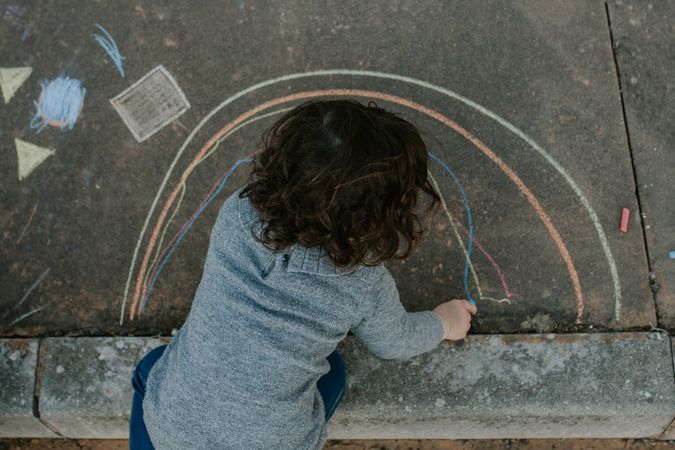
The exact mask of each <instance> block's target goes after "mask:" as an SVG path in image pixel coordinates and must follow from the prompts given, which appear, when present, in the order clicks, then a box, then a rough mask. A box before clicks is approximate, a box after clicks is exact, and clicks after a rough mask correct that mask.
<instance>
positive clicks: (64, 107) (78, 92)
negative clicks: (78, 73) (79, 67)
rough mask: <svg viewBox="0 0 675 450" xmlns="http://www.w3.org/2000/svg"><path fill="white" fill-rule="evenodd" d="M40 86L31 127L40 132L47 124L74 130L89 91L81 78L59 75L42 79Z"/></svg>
mask: <svg viewBox="0 0 675 450" xmlns="http://www.w3.org/2000/svg"><path fill="white" fill-rule="evenodd" d="M40 87H41V88H42V92H41V93H40V97H38V100H37V101H33V103H34V104H35V107H36V108H37V111H36V112H35V115H34V116H33V119H32V120H31V121H30V127H31V128H32V129H37V132H38V133H39V132H41V131H42V130H44V128H45V127H46V126H47V125H50V126H53V127H59V128H66V127H68V129H69V130H72V129H73V127H74V126H75V122H76V121H77V117H78V116H79V115H80V111H81V110H82V104H83V103H84V96H85V94H86V93H87V90H86V89H85V88H84V87H83V86H82V83H80V80H76V79H74V78H70V77H68V76H64V75H59V76H58V77H56V78H54V79H53V80H50V81H46V80H41V81H40Z"/></svg>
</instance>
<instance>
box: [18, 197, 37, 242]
mask: <svg viewBox="0 0 675 450" xmlns="http://www.w3.org/2000/svg"><path fill="white" fill-rule="evenodd" d="M37 207H38V204H37V203H36V204H35V206H33V210H32V211H31V212H30V216H29V217H28V222H26V225H24V226H23V229H22V230H21V234H19V238H18V239H17V240H16V245H19V242H21V239H23V237H24V235H25V234H26V231H28V227H29V226H30V224H31V222H32V221H33V216H34V215H35V211H37Z"/></svg>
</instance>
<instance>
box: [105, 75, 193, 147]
mask: <svg viewBox="0 0 675 450" xmlns="http://www.w3.org/2000/svg"><path fill="white" fill-rule="evenodd" d="M110 103H112V105H113V107H114V108H115V110H116V111H117V113H118V114H119V115H120V117H122V120H123V121H124V123H125V124H126V125H127V127H128V128H129V130H130V131H131V134H133V135H134V137H135V138H136V140H137V141H138V142H143V141H145V140H146V139H148V138H149V137H150V136H152V135H153V134H155V133H156V132H157V131H159V130H161V129H162V128H164V127H165V126H166V125H168V124H169V123H171V122H173V121H174V120H175V119H176V118H178V117H179V116H180V115H181V114H183V113H184V112H185V111H187V110H188V109H189V108H190V102H188V99H187V98H186V97H185V94H184V93H183V91H182V90H181V88H180V86H178V83H176V80H175V79H174V78H173V77H172V76H171V74H170V73H169V72H168V71H167V70H166V69H165V68H164V66H162V65H159V66H157V67H155V68H154V69H152V70H151V71H150V72H148V73H147V74H145V75H144V76H143V78H141V79H140V80H138V81H137V82H135V83H134V84H132V85H131V86H130V87H129V88H127V89H126V90H124V91H123V92H122V93H120V94H119V95H117V96H116V97H114V98H112V99H111V100H110Z"/></svg>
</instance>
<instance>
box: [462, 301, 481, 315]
mask: <svg viewBox="0 0 675 450" xmlns="http://www.w3.org/2000/svg"><path fill="white" fill-rule="evenodd" d="M464 304H465V305H466V309H467V311H469V312H470V313H471V314H476V313H477V312H478V307H477V306H476V305H472V304H471V303H469V302H465V303H464Z"/></svg>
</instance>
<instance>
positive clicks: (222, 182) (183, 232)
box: [139, 158, 253, 315]
mask: <svg viewBox="0 0 675 450" xmlns="http://www.w3.org/2000/svg"><path fill="white" fill-rule="evenodd" d="M252 161H253V160H252V159H250V158H247V159H240V160H237V162H235V163H234V165H233V166H232V167H231V168H230V169H229V170H228V171H227V172H225V174H224V175H223V177H222V178H221V179H220V180H219V183H218V188H217V189H216V191H215V192H214V193H213V194H212V195H210V196H209V197H210V198H209V199H208V201H206V202H204V203H202V205H201V206H200V207H199V209H197V211H196V212H195V213H194V214H193V216H192V218H191V219H190V220H189V221H188V222H187V223H186V224H185V225H184V226H183V229H182V230H180V234H179V237H178V239H177V240H176V242H175V245H173V246H172V247H171V250H170V251H169V252H168V254H167V255H166V258H165V259H164V260H163V261H162V263H161V264H160V265H159V267H158V268H157V272H156V274H155V275H154V277H153V278H152V280H151V287H150V290H149V291H148V293H147V295H146V298H145V300H144V301H143V304H142V305H141V307H142V308H143V307H145V303H146V302H147V300H148V296H149V295H150V291H151V290H152V284H154V283H155V281H156V280H157V277H158V276H159V273H160V272H161V271H162V268H163V267H164V264H166V261H168V260H169V258H171V255H172V254H173V252H174V250H175V249H176V247H178V245H180V243H181V241H182V240H183V238H184V237H185V235H186V234H187V232H188V231H189V230H190V227H192V224H193V223H195V221H196V220H197V218H198V217H199V216H200V215H201V213H202V212H203V211H204V210H205V209H206V208H207V207H208V206H209V204H211V201H213V199H214V198H216V197H217V196H218V194H220V191H222V190H223V187H224V186H225V184H226V183H227V180H228V179H229V178H230V176H231V175H232V174H233V173H234V171H235V170H236V169H237V167H239V166H240V165H241V164H243V163H250V162H252ZM139 315H140V312H139Z"/></svg>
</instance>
